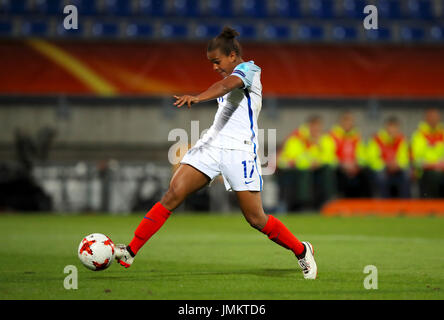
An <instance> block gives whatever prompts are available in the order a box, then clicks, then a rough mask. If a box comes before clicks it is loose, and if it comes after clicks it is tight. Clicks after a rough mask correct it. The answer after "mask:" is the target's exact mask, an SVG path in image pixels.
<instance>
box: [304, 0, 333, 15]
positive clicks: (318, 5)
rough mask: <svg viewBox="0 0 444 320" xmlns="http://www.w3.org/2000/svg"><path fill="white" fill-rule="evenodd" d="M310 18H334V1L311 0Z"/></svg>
mask: <svg viewBox="0 0 444 320" xmlns="http://www.w3.org/2000/svg"><path fill="white" fill-rule="evenodd" d="M308 16H309V17H310V18H319V19H328V18H332V17H334V6H333V0H309V2H308Z"/></svg>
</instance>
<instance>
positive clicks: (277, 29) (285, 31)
mask: <svg viewBox="0 0 444 320" xmlns="http://www.w3.org/2000/svg"><path fill="white" fill-rule="evenodd" d="M264 36H265V38H267V39H272V40H289V39H290V37H291V28H290V26H289V25H286V24H281V25H275V24H269V25H267V26H265V28H264Z"/></svg>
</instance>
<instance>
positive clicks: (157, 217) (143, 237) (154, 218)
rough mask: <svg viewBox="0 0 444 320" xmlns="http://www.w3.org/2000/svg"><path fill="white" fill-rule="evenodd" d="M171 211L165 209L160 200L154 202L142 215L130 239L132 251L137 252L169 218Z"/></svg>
mask: <svg viewBox="0 0 444 320" xmlns="http://www.w3.org/2000/svg"><path fill="white" fill-rule="evenodd" d="M170 214H171V211H169V210H168V209H166V208H165V207H164V206H163V205H162V204H161V203H160V202H158V203H156V204H155V205H154V206H153V207H152V208H151V210H150V211H148V213H147V214H146V215H145V217H143V219H142V221H141V222H140V224H139V226H138V227H137V229H136V231H135V232H134V238H133V240H131V242H130V244H129V247H130V249H131V251H132V253H134V254H137V252H138V251H139V250H140V248H142V246H143V245H144V244H145V243H146V242H147V241H148V240H149V239H150V238H151V237H152V235H153V234H155V233H156V232H157V231H158V230H159V229H160V227H162V225H163V224H164V223H165V221H166V220H167V219H168V218H169V216H170Z"/></svg>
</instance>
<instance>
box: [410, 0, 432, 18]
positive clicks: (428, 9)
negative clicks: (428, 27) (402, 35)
mask: <svg viewBox="0 0 444 320" xmlns="http://www.w3.org/2000/svg"><path fill="white" fill-rule="evenodd" d="M407 16H408V17H410V18H413V19H425V20H427V19H431V18H432V17H433V9H432V4H431V2H430V0H408V1H407Z"/></svg>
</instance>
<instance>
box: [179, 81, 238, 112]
mask: <svg viewBox="0 0 444 320" xmlns="http://www.w3.org/2000/svg"><path fill="white" fill-rule="evenodd" d="M243 86H244V83H243V82H242V80H241V79H240V78H239V77H236V76H228V77H226V78H224V79H222V80H221V81H218V82H216V83H215V84H213V85H212V86H211V87H209V88H208V89H207V90H205V91H204V92H202V93H201V94H199V95H197V96H191V95H184V96H174V98H175V99H176V102H175V103H174V105H175V106H177V107H178V108H180V107H182V106H183V105H185V104H186V105H187V106H188V108H190V107H191V105H192V104H195V103H199V102H205V101H209V100H213V99H217V98H219V97H222V96H224V95H226V94H227V93H228V92H230V91H233V90H234V89H237V88H242V87H243Z"/></svg>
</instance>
